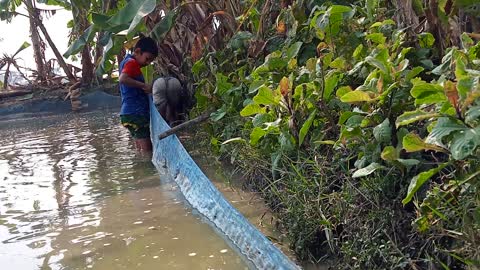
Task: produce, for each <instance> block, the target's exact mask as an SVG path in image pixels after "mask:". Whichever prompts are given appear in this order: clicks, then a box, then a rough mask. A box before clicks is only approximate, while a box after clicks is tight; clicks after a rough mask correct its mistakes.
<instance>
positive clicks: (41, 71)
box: [24, 0, 47, 82]
mask: <svg viewBox="0 0 480 270" xmlns="http://www.w3.org/2000/svg"><path fill="white" fill-rule="evenodd" d="M24 3H25V5H26V6H27V10H28V17H29V24H30V37H31V39H32V47H33V54H34V58H35V64H36V66H37V79H38V80H39V81H40V82H44V81H45V80H46V79H47V69H46V67H45V49H44V48H45V45H44V43H43V40H42V39H41V37H40V34H39V33H38V28H37V25H36V24H35V21H36V20H40V15H39V13H38V11H37V10H35V8H34V6H33V2H32V0H26V1H24Z"/></svg>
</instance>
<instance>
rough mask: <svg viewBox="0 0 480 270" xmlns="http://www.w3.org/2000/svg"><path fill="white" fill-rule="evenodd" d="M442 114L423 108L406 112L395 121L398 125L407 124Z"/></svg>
mask: <svg viewBox="0 0 480 270" xmlns="http://www.w3.org/2000/svg"><path fill="white" fill-rule="evenodd" d="M439 116H440V114H438V113H429V112H425V111H422V110H416V111H411V112H405V113H403V114H402V115H400V116H399V117H398V118H397V120H396V121H395V125H396V126H397V128H398V127H400V126H405V125H408V124H411V123H414V122H417V121H421V120H425V119H430V118H435V117H439Z"/></svg>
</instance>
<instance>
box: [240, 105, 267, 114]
mask: <svg viewBox="0 0 480 270" xmlns="http://www.w3.org/2000/svg"><path fill="white" fill-rule="evenodd" d="M265 112H266V109H265V108H264V107H260V105H258V104H255V103H252V104H248V105H247V106H245V108H243V110H242V111H240V115H241V116H243V117H246V116H250V115H254V114H259V113H265Z"/></svg>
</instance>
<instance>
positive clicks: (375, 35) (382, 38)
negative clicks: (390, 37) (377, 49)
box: [366, 33, 387, 44]
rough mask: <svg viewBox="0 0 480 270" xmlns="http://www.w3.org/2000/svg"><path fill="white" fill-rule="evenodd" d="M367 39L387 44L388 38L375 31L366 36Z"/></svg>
mask: <svg viewBox="0 0 480 270" xmlns="http://www.w3.org/2000/svg"><path fill="white" fill-rule="evenodd" d="M366 39H368V40H371V41H373V42H374V43H377V44H385V41H386V40H387V38H386V37H385V36H384V35H383V34H382V33H373V34H369V35H367V36H366Z"/></svg>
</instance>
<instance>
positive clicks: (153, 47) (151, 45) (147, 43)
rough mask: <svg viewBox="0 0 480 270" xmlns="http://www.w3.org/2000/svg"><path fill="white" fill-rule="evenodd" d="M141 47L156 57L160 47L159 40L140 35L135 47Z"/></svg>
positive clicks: (143, 50)
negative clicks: (158, 45)
mask: <svg viewBox="0 0 480 270" xmlns="http://www.w3.org/2000/svg"><path fill="white" fill-rule="evenodd" d="M137 48H138V49H140V50H141V51H142V52H149V53H151V54H153V56H154V57H157V56H158V47H157V42H156V41H155V40H154V39H153V38H151V37H142V36H141V37H140V39H139V40H138V41H137V44H135V49H137Z"/></svg>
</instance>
